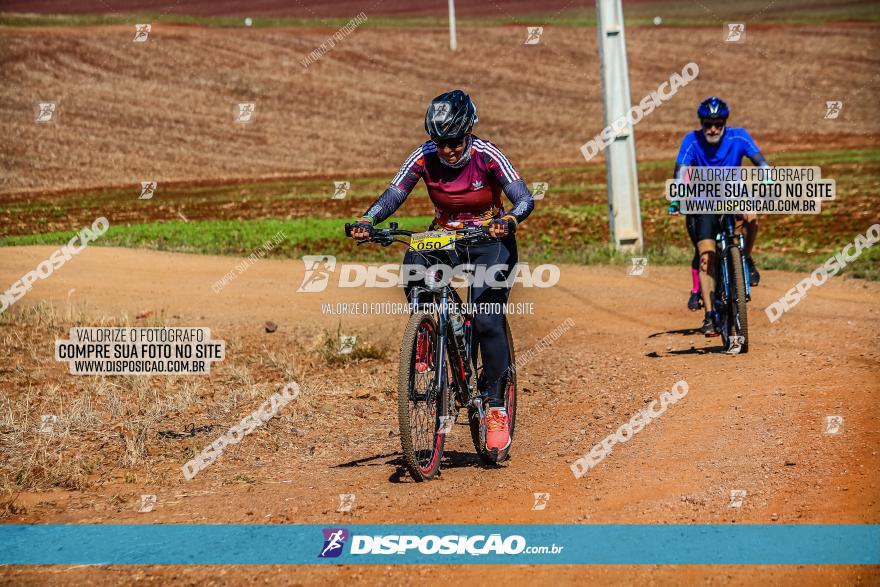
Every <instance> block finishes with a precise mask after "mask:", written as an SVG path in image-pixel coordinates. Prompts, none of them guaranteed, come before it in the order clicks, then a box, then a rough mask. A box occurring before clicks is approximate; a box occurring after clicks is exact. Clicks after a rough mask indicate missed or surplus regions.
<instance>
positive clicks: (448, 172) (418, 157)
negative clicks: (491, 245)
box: [364, 135, 535, 230]
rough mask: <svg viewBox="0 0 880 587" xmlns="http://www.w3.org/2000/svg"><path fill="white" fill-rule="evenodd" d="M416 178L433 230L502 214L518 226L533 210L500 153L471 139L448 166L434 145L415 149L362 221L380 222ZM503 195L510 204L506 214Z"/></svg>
mask: <svg viewBox="0 0 880 587" xmlns="http://www.w3.org/2000/svg"><path fill="white" fill-rule="evenodd" d="M420 179H422V180H424V181H425V186H426V187H427V188H428V197H430V198H431V202H432V203H433V204H434V209H435V214H434V222H433V225H434V226H435V227H440V228H446V229H450V230H453V229H456V228H463V227H465V226H477V225H482V224H486V223H487V222H488V221H489V220H491V219H493V218H500V217H501V216H504V215H509V216H513V217H514V218H516V220H517V222H522V221H523V220H525V219H526V217H527V216H528V215H529V214H530V213H531V211H532V209H533V208H534V206H535V203H534V200H533V199H532V194H531V192H529V189H528V188H527V187H526V184H525V182H524V181H523V180H522V178H521V177H520V176H519V174H518V173H517V172H516V169H515V168H514V167H513V165H512V164H511V163H510V161H509V160H508V159H507V157H505V156H504V153H502V152H501V149H499V148H498V147H496V146H495V145H493V144H492V143H490V142H489V141H484V140H482V139H480V138H479V137H476V136H474V135H470V136H469V137H468V142H467V145H466V147H465V150H464V153H463V154H462V157H461V159H460V160H459V161H458V162H456V163H453V164H449V163H446V162H445V161H443V160H442V159H441V158H440V156H439V155H438V153H437V147H436V145H435V144H434V142H433V141H426V142H425V143H423V144H422V145H421V146H419V147H418V148H417V149H416V150H415V151H413V152H412V154H410V156H409V157H408V158H407V160H406V162H404V164H403V167H401V168H400V171H399V172H398V173H397V175H395V176H394V179H393V180H391V184H390V185H389V186H388V188H386V189H385V191H384V192H383V193H382V195H381V196H379V198H378V199H377V200H376V201H375V202H374V203H373V205H372V206H370V208H369V210H367V212H366V213H365V214H364V216H365V217H368V218H372V220H373V223H374V224H378V223H379V222H382V221H383V220H385V219H386V218H388V217H389V216H391V215H392V214H394V212H395V211H396V210H397V209H398V208H399V207H400V206H401V205H402V204H403V202H404V200H406V198H407V196H408V195H409V194H410V192H411V191H412V190H413V188H414V187H415V185H416V184H417V183H418V182H419V180H420ZM502 191H503V192H504V194H505V195H506V196H507V198H508V199H509V200H510V201H511V202H512V203H513V208H512V209H511V210H510V211H509V212H507V213H505V211H504V205H503V202H502V200H501V192H502Z"/></svg>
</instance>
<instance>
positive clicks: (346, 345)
mask: <svg viewBox="0 0 880 587" xmlns="http://www.w3.org/2000/svg"><path fill="white" fill-rule="evenodd" d="M356 342H357V336H346V335H344V334H343V335H341V336H340V337H339V354H340V355H350V354H351V351H353V350H354V345H355V343H356Z"/></svg>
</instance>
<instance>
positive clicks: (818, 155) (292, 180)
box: [0, 147, 880, 204]
mask: <svg viewBox="0 0 880 587" xmlns="http://www.w3.org/2000/svg"><path fill="white" fill-rule="evenodd" d="M766 155H767V156H768V157H772V158H773V159H774V162H780V163H783V164H786V165H788V166H793V165H794V163H795V162H797V161H803V163H804V164H805V165H821V164H825V165H836V164H847V163H872V162H878V161H880V147H865V148H855V149H832V150H826V149H822V150H812V149H809V150H803V151H786V152H779V153H771V152H767V153H766ZM816 159H820V161H817V160H816ZM672 160H673V159H672V158H669V157H660V158H652V159H642V160H640V161H637V165H638V171H639V173H641V172H642V171H648V170H653V169H657V168H660V167H665V166H671V163H670V161H672ZM520 170H521V173H520V176H522V177H526V176H535V177H537V176H539V175H540V173H541V172H550V173H578V172H582V173H591V172H592V173H595V172H601V173H604V171H605V162H604V160H601V159H600V160H598V161H595V162H584V163H583V164H579V165H543V164H538V165H524V166H520ZM396 171H397V168H396V167H394V168H389V169H388V170H387V171H371V172H362V171H358V172H354V173H349V174H347V175H346V174H343V173H331V172H327V173H309V174H290V175H284V174H280V175H273V176H254V177H228V178H222V179H217V180H212V179H209V178H190V179H171V180H159V179H158V178H156V177H153V178H142V180H139V181H157V183H160V184H161V189H163V190H183V189H186V188H198V189H199V190H210V189H217V188H242V187H247V186H261V187H263V186H271V185H272V184H293V185H307V184H309V183H313V184H316V185H318V184H324V183H326V182H328V181H330V182H332V181H335V180H345V181H350V182H352V183H354V182H357V183H370V182H371V181H377V180H378V181H387V180H388V178H389V177H390V176H391V175H393V174H394V173H395V172H396ZM134 185H136V182H131V183H116V182H114V183H110V184H101V185H91V186H83V187H66V188H56V189H48V190H39V189H35V190H21V191H13V192H3V191H0V204H3V203H7V202H11V201H15V200H20V199H21V200H26V199H29V198H33V197H43V198H47V199H50V198H52V197H65V196H70V195H72V194H80V195H81V197H85V196H87V195H93V194H94V195H96V194H101V193H106V192H114V191H118V192H123V191H124V192H129V191H131V189H132V186H134ZM377 195H378V194H377Z"/></svg>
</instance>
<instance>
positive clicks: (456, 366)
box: [410, 285, 483, 415]
mask: <svg viewBox="0 0 880 587" xmlns="http://www.w3.org/2000/svg"><path fill="white" fill-rule="evenodd" d="M423 294H427V295H429V296H430V297H431V298H432V299H433V300H434V303H435V304H437V308H438V312H437V331H438V332H437V345H436V347H435V349H434V352H435V353H436V354H435V357H434V364H435V365H441V364H443V362H444V361H442V359H443V357H446V358H447V359H448V361H449V365H450V367H452V374H453V379H454V383H455V384H456V385H457V386H458V388H459V389H460V390H462V392H464V393H466V394H467V397H462V398H461V399H462V400H464V401H467V400H468V399H470V396H471V395H472V392H473V390H472V389H471V388H470V384H469V382H470V380H471V376H472V374H473V370H472V369H473V368H472V365H471V350H472V344H471V341H472V340H473V339H472V337H473V325H472V320H473V316H471V315H470V314H468V313H466V312H463V313H462V318H463V319H464V337H463V341H464V345H463V348H459V342H458V340H457V338H456V337H455V336H454V335H453V336H450V333H451V332H452V328H451V326H450V319H451V318H450V310H449V304H450V302H453V303H455V304H458V305H459V306H460V305H461V297H460V296H459V295H458V292H457V291H455V289H453V288H452V285H446V286H444V287H442V288H441V289H439V290H436V289H431V288H427V287H421V286H416V287H413V288H412V290H411V291H410V305H411V306H412V307H413V308H416V307H417V306H418V304H419V300H420V299H421V297H422V295H423ZM467 299H468V303H467V305H468V307H470V306H471V304H472V303H473V291H472V290H471V288H470V287H468V296H467ZM447 377H448V375H447V370H446V369H440V368H438V369H436V370H435V375H434V384H435V385H436V386H437V387H436V388H435V389H443V387H442V386H443V385H447V384H449V383H451V382H450V381H447ZM475 399H479V396H478V397H477V398H475ZM473 403H474V404H476V403H479V404H480V405H479V406H477V407H478V409H479V410H480V413H481V415H482V410H483V407H482V402H481V401H479V402H477V401H473Z"/></svg>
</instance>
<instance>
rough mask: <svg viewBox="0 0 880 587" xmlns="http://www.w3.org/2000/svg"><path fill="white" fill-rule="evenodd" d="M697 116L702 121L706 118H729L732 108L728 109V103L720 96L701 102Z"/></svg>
mask: <svg viewBox="0 0 880 587" xmlns="http://www.w3.org/2000/svg"><path fill="white" fill-rule="evenodd" d="M697 116H699V118H700V120H704V119H706V118H727V117H728V116H730V108H728V107H727V102H725V101H724V100H722V99H721V98H719V97H718V96H712V97H711V98H706V99H705V100H703V101H702V102H700V105H699V107H697Z"/></svg>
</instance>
